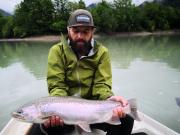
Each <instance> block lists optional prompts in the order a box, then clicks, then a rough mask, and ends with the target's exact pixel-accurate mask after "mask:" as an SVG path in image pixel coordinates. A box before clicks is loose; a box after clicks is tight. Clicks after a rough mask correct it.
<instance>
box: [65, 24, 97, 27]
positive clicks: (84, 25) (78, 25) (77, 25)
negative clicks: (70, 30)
mask: <svg viewBox="0 0 180 135" xmlns="http://www.w3.org/2000/svg"><path fill="white" fill-rule="evenodd" d="M80 26H83V27H93V28H96V26H93V25H88V24H87V25H86V24H76V25H71V26H68V27H80Z"/></svg>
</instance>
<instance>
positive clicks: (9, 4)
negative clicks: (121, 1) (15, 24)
mask: <svg viewBox="0 0 180 135" xmlns="http://www.w3.org/2000/svg"><path fill="white" fill-rule="evenodd" d="M21 1H22V0H0V9H3V10H5V11H8V12H10V13H13V11H14V9H15V5H17V4H19V3H20V2H21ZM71 1H77V2H78V1H79V0H71ZM83 1H85V3H86V5H89V4H91V3H93V2H98V1H100V0H83ZM107 1H112V0H107ZM132 1H133V3H135V4H136V5H139V4H140V3H142V2H144V1H146V0H132Z"/></svg>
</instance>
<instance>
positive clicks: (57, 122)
mask: <svg viewBox="0 0 180 135" xmlns="http://www.w3.org/2000/svg"><path fill="white" fill-rule="evenodd" d="M63 125H64V121H63V120H62V119H61V118H60V117H59V116H51V117H50V118H49V119H48V120H47V121H46V122H44V126H45V127H46V128H48V127H50V126H51V127H55V126H63Z"/></svg>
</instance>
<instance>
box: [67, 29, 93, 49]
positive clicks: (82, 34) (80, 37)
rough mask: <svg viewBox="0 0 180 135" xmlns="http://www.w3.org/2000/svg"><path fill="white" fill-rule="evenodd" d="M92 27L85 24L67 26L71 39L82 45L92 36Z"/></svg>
mask: <svg viewBox="0 0 180 135" xmlns="http://www.w3.org/2000/svg"><path fill="white" fill-rule="evenodd" d="M93 33H94V29H93V28H92V27H87V26H77V27H71V28H68V35H69V38H70V40H71V41H73V42H74V43H75V44H76V45H77V46H84V45H85V43H87V42H89V41H90V40H91V39H92V37H93Z"/></svg>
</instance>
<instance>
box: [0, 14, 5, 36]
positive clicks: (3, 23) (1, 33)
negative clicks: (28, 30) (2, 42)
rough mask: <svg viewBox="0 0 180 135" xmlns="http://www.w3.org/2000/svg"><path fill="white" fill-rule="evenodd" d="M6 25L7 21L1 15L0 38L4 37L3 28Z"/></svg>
mask: <svg viewBox="0 0 180 135" xmlns="http://www.w3.org/2000/svg"><path fill="white" fill-rule="evenodd" d="M5 23H6V19H5V17H3V16H2V15H1V13H0V38H2V37H3V32H2V29H3V26H4V25H5Z"/></svg>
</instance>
